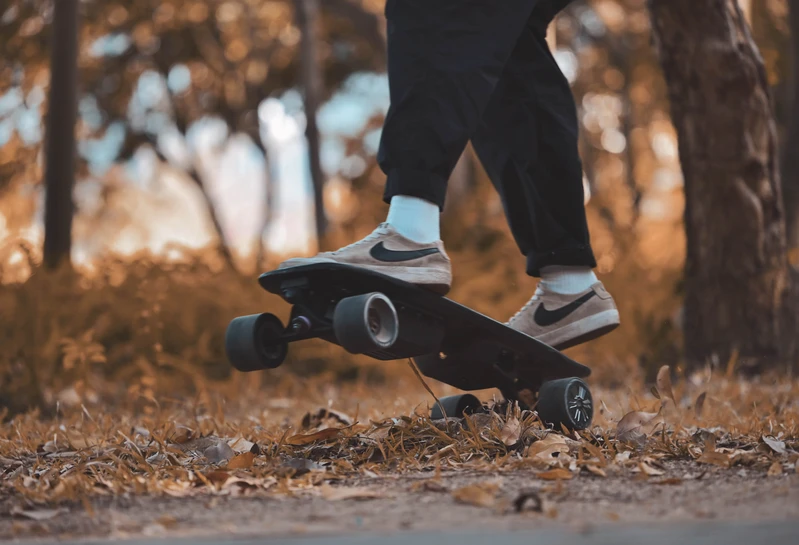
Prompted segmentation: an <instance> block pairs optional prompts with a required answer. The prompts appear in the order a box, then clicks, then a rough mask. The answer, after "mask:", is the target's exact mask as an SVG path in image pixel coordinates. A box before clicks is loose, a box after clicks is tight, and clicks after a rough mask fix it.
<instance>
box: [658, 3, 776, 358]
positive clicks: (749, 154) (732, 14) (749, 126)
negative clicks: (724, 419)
mask: <svg viewBox="0 0 799 545" xmlns="http://www.w3.org/2000/svg"><path fill="white" fill-rule="evenodd" d="M649 7H650V10H651V13H652V20H653V26H654V35H655V39H656V44H657V48H658V50H659V53H660V59H661V63H662V66H663V71H664V73H665V76H666V81H667V84H668V89H669V97H670V100H671V113H672V120H673V122H674V125H675V126H676V128H677V132H678V135H679V149H680V159H681V161H682V169H683V174H684V177H685V193H686V204H685V229H686V236H687V256H686V267H685V306H684V318H683V319H684V322H683V323H684V328H683V332H684V339H685V352H686V359H687V361H688V364H689V365H691V366H696V365H701V364H704V363H706V362H715V363H720V364H722V365H723V364H725V363H726V361H727V360H728V359H729V358H731V357H733V356H732V355H733V354H736V353H738V354H739V356H740V360H739V361H740V363H741V364H742V365H743V366H745V367H751V368H756V369H762V368H764V367H768V366H769V365H773V364H775V363H776V362H777V361H778V358H779V355H780V341H781V338H780V318H781V304H782V301H783V295H784V290H785V287H786V285H787V268H786V254H785V229H784V218H783V207H782V196H781V188H780V176H779V169H778V160H777V155H778V151H777V136H776V126H775V123H774V118H773V113H772V105H771V99H770V95H769V86H768V79H767V76H766V71H765V68H764V64H763V59H762V58H761V56H760V53H759V51H758V48H757V46H756V45H755V43H754V41H753V39H752V36H751V34H750V31H749V27H748V25H747V24H746V22H745V20H744V17H743V13H742V11H741V8H740V6H739V5H738V4H737V3H736V2H730V1H727V0H713V1H709V2H699V3H697V2H693V1H690V0H650V1H649Z"/></svg>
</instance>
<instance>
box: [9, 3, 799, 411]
mask: <svg viewBox="0 0 799 545" xmlns="http://www.w3.org/2000/svg"><path fill="white" fill-rule="evenodd" d="M383 8H384V2H383V1H381V0H295V1H290V0H157V1H156V0H137V1H136V2H120V1H117V0H81V1H78V0H57V2H55V8H54V2H52V1H46V0H3V2H2V6H0V52H2V57H1V58H0V280H1V281H2V285H0V412H2V411H8V412H9V413H14V412H18V411H22V410H26V409H29V408H32V407H37V408H41V409H43V410H47V407H51V406H53V405H54V404H55V403H64V404H70V403H71V404H77V403H97V402H109V401H110V400H114V399H120V398H124V397H128V398H132V399H135V398H137V397H138V396H158V395H161V394H163V393H164V392H167V393H169V394H170V395H175V396H180V395H192V394H196V393H197V392H202V391H206V390H209V389H210V390H214V389H217V390H220V391H221V390H222V389H224V388H225V387H226V386H225V385H227V386H229V387H230V388H231V390H230V391H235V388H236V384H237V383H236V381H237V380H238V381H242V380H244V379H242V378H241V377H237V376H234V375H233V372H232V371H231V369H230V367H229V365H228V364H227V362H226V360H225V357H224V353H223V337H224V331H225V327H226V325H227V323H228V321H229V320H230V319H231V318H233V317H235V316H238V315H242V314H250V313H255V312H264V311H273V312H277V313H278V314H282V315H285V314H287V310H288V309H287V308H286V305H285V304H283V303H282V302H280V301H279V300H277V299H276V298H274V297H272V296H270V295H268V294H266V293H264V292H262V291H261V290H260V289H259V288H258V286H257V283H256V281H255V280H256V277H257V275H258V274H259V273H260V272H262V271H265V270H268V269H270V268H273V267H274V266H276V264H277V263H279V262H280V261H281V260H283V259H285V258H286V257H288V256H291V255H308V254H312V253H314V252H316V251H317V250H318V249H332V248H335V247H338V246H340V245H342V244H345V243H348V242H351V241H353V240H356V239H358V238H360V237H362V236H364V235H365V234H367V233H368V232H370V231H371V230H372V229H374V227H375V226H376V224H377V223H378V222H380V221H382V220H383V218H384V217H385V214H386V211H387V207H386V206H385V205H384V204H383V202H382V199H381V195H382V190H383V183H384V180H385V177H384V175H383V173H382V172H381V171H380V169H379V168H378V167H377V165H376V160H375V154H376V151H377V147H378V142H379V139H380V129H381V125H382V120H383V116H384V115H385V113H386V111H387V109H388V105H389V97H388V84H387V78H386V73H385V70H386V66H385V51H386V36H385V20H384V18H383ZM740 8H741V9H742V13H743V14H744V16H745V17H746V21H747V22H748V24H749V26H750V27H751V31H752V36H753V37H754V40H755V42H756V44H757V46H758V48H759V51H760V55H761V56H762V61H763V65H764V67H765V70H766V74H767V79H768V82H767V84H768V86H769V88H770V91H771V93H772V106H773V115H774V121H775V123H776V129H777V131H778V134H779V136H780V141H781V142H782V145H783V146H789V148H788V149H794V150H796V149H797V148H796V147H795V146H794V147H793V148H790V146H791V145H792V144H790V143H789V142H787V143H786V141H789V140H790V139H789V138H788V135H789V133H790V130H789V129H790V123H789V122H790V119H791V116H790V115H789V114H788V112H789V111H790V109H791V106H792V104H791V101H792V100H793V94H794V91H793V87H792V85H791V81H792V78H793V76H792V74H793V73H795V66H796V64H797V63H798V62H799V59H797V57H798V55H796V54H795V52H794V51H795V50H796V47H797V46H796V43H795V41H793V42H792V39H791V33H792V26H793V31H794V32H799V28H796V27H797V23H796V21H795V20H796V19H797V15H796V12H799V7H797V6H795V2H791V1H790V0H759V1H756V2H754V1H749V2H747V1H742V2H740ZM549 40H550V43H551V47H552V49H553V52H554V55H555V57H556V59H557V61H558V63H559V64H560V66H561V68H562V70H563V72H564V74H565V75H566V77H567V78H568V79H569V81H570V82H571V84H572V89H573V92H574V95H575V99H576V103H577V107H578V113H579V119H580V121H581V143H580V145H581V153H582V157H583V162H584V165H583V166H584V171H585V179H584V184H585V188H586V205H587V210H588V216H589V221H590V227H591V236H592V242H593V245H594V250H595V253H596V256H597V259H598V271H597V272H598V274H599V275H600V277H601V279H602V280H603V281H604V282H605V283H606V285H607V286H608V288H609V289H610V291H611V292H612V293H613V294H614V296H615V297H616V299H617V301H618V303H619V306H620V309H621V312H622V321H623V325H622V327H621V328H620V329H619V330H618V331H617V332H614V333H613V334H612V335H610V336H608V337H606V338H604V339H602V340H600V341H597V342H595V343H591V344H590V345H588V346H584V347H578V348H576V349H573V350H572V351H571V352H570V355H572V356H573V357H574V358H576V359H578V360H579V361H582V362H584V363H586V364H587V365H590V366H592V367H593V368H594V369H595V375H594V377H595V378H594V380H596V381H598V382H602V383H603V384H605V385H606V386H609V387H613V386H619V385H622V384H625V383H626V382H627V381H629V380H631V378H632V377H640V378H641V379H647V378H651V377H653V376H654V375H653V373H655V372H656V371H657V369H658V368H659V367H660V366H661V365H671V366H672V367H673V368H676V369H680V366H681V364H682V362H683V361H684V360H685V358H684V352H683V343H682V339H683V335H682V328H683V320H682V305H683V282H684V279H685V278H684V270H685V255H686V236H685V228H684V225H683V217H684V208H685V206H684V204H685V191H684V182H683V173H682V170H681V165H680V153H679V147H678V141H677V131H676V130H675V127H674V125H673V124H672V121H671V117H670V113H669V112H670V109H669V94H668V86H667V83H666V81H665V79H664V76H663V73H662V71H661V66H660V63H659V59H658V54H657V49H656V48H655V47H653V25H652V18H651V13H650V11H649V9H648V7H647V3H646V2H645V1H644V0H587V1H586V0H582V1H576V2H574V3H572V4H571V5H570V6H569V7H568V8H567V9H566V10H565V11H564V12H562V13H561V14H560V15H559V16H558V17H557V19H556V20H555V22H554V23H553V24H552V26H551V27H550V30H549ZM72 44H75V45H74V47H73V46H72ZM73 67H74V68H73ZM72 104H74V105H76V106H75V108H74V109H73V108H72V107H71V105H72ZM48 112H49V113H50V117H49V120H50V121H49V123H50V126H49V132H48V126H47V123H48ZM73 119H74V120H75V121H76V125H75V126H76V131H75V141H74V142H73V141H71V138H70V136H69V135H70V133H71V127H72V126H73V125H72V123H71V120H73ZM73 149H77V154H74V153H73V151H72V150H73ZM783 180H784V181H785V180H786V177H785V176H783ZM73 182H74V190H72V189H71V184H72V183H73ZM46 188H50V189H49V195H48V196H47V198H46V194H47V193H48V192H47V191H46ZM70 194H72V196H73V198H70ZM443 233H444V240H445V241H446V244H447V248H448V251H449V252H450V254H451V256H452V258H453V262H454V274H455V279H454V288H453V291H452V292H451V297H452V298H454V299H456V300H458V301H460V302H462V303H464V304H467V305H469V306H472V307H473V308H476V309H477V310H479V311H482V312H485V313H487V314H488V315H490V316H492V317H494V318H496V319H499V320H505V319H507V318H508V317H509V316H510V315H511V314H513V313H514V312H515V311H516V310H518V308H519V307H520V306H521V305H522V304H523V303H524V302H525V301H526V300H527V299H528V298H529V297H530V295H531V294H532V292H533V291H534V288H535V280H534V279H531V278H528V277H526V276H525V274H524V258H523V257H522V256H521V255H520V254H519V251H518V249H517V248H516V246H515V244H514V242H513V240H512V238H511V236H510V234H509V232H508V229H507V226H506V223H505V218H504V214H503V211H502V206H501V204H500V202H499V199H498V197H497V195H496V194H495V192H494V191H493V189H492V187H491V184H490V182H489V180H488V179H487V177H486V175H485V173H484V172H483V170H482V167H481V166H480V164H479V161H477V160H476V158H475V156H474V154H473V153H472V151H471V150H469V149H467V150H466V152H465V153H464V155H463V157H462V159H461V161H460V163H459V164H458V167H457V168H456V170H455V172H454V173H453V176H452V179H451V183H450V188H449V194H448V202H447V207H446V210H445V211H444V213H443ZM789 238H790V237H789ZM789 242H790V241H789ZM727 360H728V358H724V361H721V362H716V363H718V364H720V365H721V366H725V365H728V363H729V362H728V361H727ZM733 363H734V362H733ZM395 372H403V373H407V372H408V369H407V367H406V366H405V365H404V364H403V365H399V364H396V365H395V364H392V363H388V364H387V363H378V362H370V361H367V360H366V359H363V358H358V357H355V356H351V355H349V354H346V353H345V352H344V351H343V350H341V349H338V348H336V347H330V346H327V345H324V344H323V343H315V342H309V343H305V344H303V345H298V346H294V347H292V351H291V353H290V357H289V361H288V362H287V363H286V364H285V365H284V366H283V367H282V368H280V369H279V370H277V371H270V372H269V373H268V374H262V375H256V376H257V377H258V380H256V381H255V382H256V383H259V384H262V385H263V388H290V387H296V386H289V385H292V384H293V385H297V384H301V383H302V380H306V379H307V380H311V379H313V380H324V381H330V382H343V381H365V382H366V383H369V382H374V383H380V382H385V381H386V380H387V378H388V377H390V376H391V374H392V373H395ZM297 377H299V382H297V381H298V378H297ZM250 378H251V377H249V378H248V379H247V380H248V381H250V382H253V381H251V380H250ZM231 385H233V386H231Z"/></svg>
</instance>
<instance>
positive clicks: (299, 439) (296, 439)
mask: <svg viewBox="0 0 799 545" xmlns="http://www.w3.org/2000/svg"><path fill="white" fill-rule="evenodd" d="M345 429H347V428H325V429H323V430H319V431H317V432H314V433H308V434H302V433H300V434H297V435H292V436H291V437H289V438H288V439H286V444H287V445H292V446H295V447H297V446H302V445H309V444H311V443H315V442H317V441H330V440H331V439H334V438H336V437H338V436H339V435H341V432H342V431H343V430H345Z"/></svg>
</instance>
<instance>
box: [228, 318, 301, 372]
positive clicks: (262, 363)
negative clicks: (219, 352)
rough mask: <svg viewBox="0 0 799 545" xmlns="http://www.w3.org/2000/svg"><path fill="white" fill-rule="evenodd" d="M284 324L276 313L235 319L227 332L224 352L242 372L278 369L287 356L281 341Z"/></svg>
mask: <svg viewBox="0 0 799 545" xmlns="http://www.w3.org/2000/svg"><path fill="white" fill-rule="evenodd" d="M283 331H284V328H283V324H282V323H281V322H280V318H278V317H277V316H275V315H274V314H252V315H250V316H241V317H239V318H234V319H233V320H232V321H231V322H230V324H229V325H228V326H227V332H226V333H225V352H226V353H227V357H228V360H229V361H230V363H231V365H233V367H235V368H236V369H238V370H239V371H244V372H247V371H260V370H262V369H274V368H275V367H279V366H280V364H281V363H283V360H285V359H286V354H287V353H288V343H286V341H281V340H280V336H281V335H282V334H283Z"/></svg>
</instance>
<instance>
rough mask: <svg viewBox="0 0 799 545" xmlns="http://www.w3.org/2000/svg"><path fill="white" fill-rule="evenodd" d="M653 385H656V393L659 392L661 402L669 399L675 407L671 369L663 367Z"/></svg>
mask: <svg viewBox="0 0 799 545" xmlns="http://www.w3.org/2000/svg"><path fill="white" fill-rule="evenodd" d="M655 384H656V385H657V388H658V392H660V399H661V402H662V401H663V399H664V398H665V399H670V400H671V402H672V403H674V405H675V406H676V404H677V402H676V401H675V399H674V390H673V389H672V387H671V368H670V367H669V366H668V365H664V366H663V367H661V368H660V370H659V371H658V376H657V379H656V381H655ZM661 406H662V405H661Z"/></svg>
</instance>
